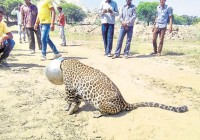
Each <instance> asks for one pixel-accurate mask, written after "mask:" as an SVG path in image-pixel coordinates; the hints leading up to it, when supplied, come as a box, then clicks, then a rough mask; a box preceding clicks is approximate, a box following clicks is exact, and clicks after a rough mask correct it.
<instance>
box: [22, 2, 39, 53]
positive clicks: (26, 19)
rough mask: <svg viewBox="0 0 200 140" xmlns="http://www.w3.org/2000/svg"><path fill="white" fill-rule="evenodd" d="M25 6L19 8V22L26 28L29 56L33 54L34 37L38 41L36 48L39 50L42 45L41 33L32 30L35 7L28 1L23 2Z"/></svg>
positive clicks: (36, 10) (35, 13) (35, 16)
mask: <svg viewBox="0 0 200 140" xmlns="http://www.w3.org/2000/svg"><path fill="white" fill-rule="evenodd" d="M24 2H25V4H24V5H22V6H21V14H22V16H21V20H22V25H23V26H24V27H25V28H26V32H27V35H28V40H29V49H30V51H31V54H34V53H35V36H34V33H35V34H36V37H37V41H38V48H39V50H41V49H42V43H41V33H40V29H39V28H38V29H37V30H35V29H34V24H35V21H36V18H37V14H38V9H37V7H36V5H34V4H32V3H31V1H30V0H24Z"/></svg>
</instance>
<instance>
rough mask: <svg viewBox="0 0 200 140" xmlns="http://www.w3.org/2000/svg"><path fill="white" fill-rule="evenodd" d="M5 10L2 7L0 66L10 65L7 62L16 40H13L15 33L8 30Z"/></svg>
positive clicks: (0, 16)
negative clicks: (4, 18) (4, 20)
mask: <svg viewBox="0 0 200 140" xmlns="http://www.w3.org/2000/svg"><path fill="white" fill-rule="evenodd" d="M3 16H4V12H3V10H2V9H0V66H3V67H9V65H8V63H7V62H6V58H8V56H9V54H10V52H11V51H12V49H13V47H14V45H15V42H14V41H13V39H12V38H13V35H12V33H11V32H10V31H9V30H8V27H7V25H6V23H5V22H3Z"/></svg>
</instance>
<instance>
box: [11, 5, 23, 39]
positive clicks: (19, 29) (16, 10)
mask: <svg viewBox="0 0 200 140" xmlns="http://www.w3.org/2000/svg"><path fill="white" fill-rule="evenodd" d="M20 8H21V4H19V5H18V6H17V7H16V8H15V9H13V10H12V12H11V15H17V24H18V34H19V42H20V43H22V34H23V40H24V42H26V32H25V31H23V29H22V23H21V12H20Z"/></svg>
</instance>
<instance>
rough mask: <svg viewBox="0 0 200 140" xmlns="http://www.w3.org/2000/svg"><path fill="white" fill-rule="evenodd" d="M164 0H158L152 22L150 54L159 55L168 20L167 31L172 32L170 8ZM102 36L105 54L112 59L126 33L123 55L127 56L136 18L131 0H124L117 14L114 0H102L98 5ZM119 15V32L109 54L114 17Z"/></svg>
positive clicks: (119, 48)
mask: <svg viewBox="0 0 200 140" xmlns="http://www.w3.org/2000/svg"><path fill="white" fill-rule="evenodd" d="M165 2H166V0H160V5H159V6H158V7H157V15H156V19H155V22H154V30H153V50H154V51H153V52H152V53H151V55H157V56H160V55H161V52H162V47H163V42H164V35H165V32H166V29H167V24H168V20H169V23H170V28H169V32H170V33H171V32H172V8H171V7H169V6H167V5H166V4H165ZM100 14H101V23H102V37H103V42H104V48H105V55H106V56H108V57H112V58H113V59H115V58H119V56H120V53H121V48H122V44H123V40H124V37H125V36H126V35H127V40H126V46H125V49H124V53H123V54H124V57H125V58H126V59H127V58H129V51H130V46H131V40H132V36H133V29H134V22H135V19H136V7H135V5H133V4H132V0H126V4H125V6H124V7H123V9H122V11H121V14H120V15H119V11H118V7H117V3H116V2H115V1H114V0H104V1H102V3H101V6H100ZM118 15H119V19H120V22H121V28H120V33H119V37H118V41H117V46H116V50H115V53H114V55H111V51H112V47H113V36H114V29H115V28H114V25H115V17H116V16H118ZM158 35H159V36H160V43H159V47H157V37H158Z"/></svg>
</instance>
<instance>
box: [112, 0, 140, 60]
mask: <svg viewBox="0 0 200 140" xmlns="http://www.w3.org/2000/svg"><path fill="white" fill-rule="evenodd" d="M131 2H132V0H126V5H125V6H124V8H123V9H122V13H121V15H120V21H121V24H122V25H121V29H120V33H119V38H118V42H117V48H116V51H115V55H114V56H113V59H115V58H118V57H119V56H120V52H121V48H122V43H123V40H124V37H125V35H126V34H127V40H126V47H125V49H124V56H125V58H128V55H129V50H130V46H131V40H132V36H133V26H134V21H135V19H136V8H135V5H133V4H132V3H131Z"/></svg>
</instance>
